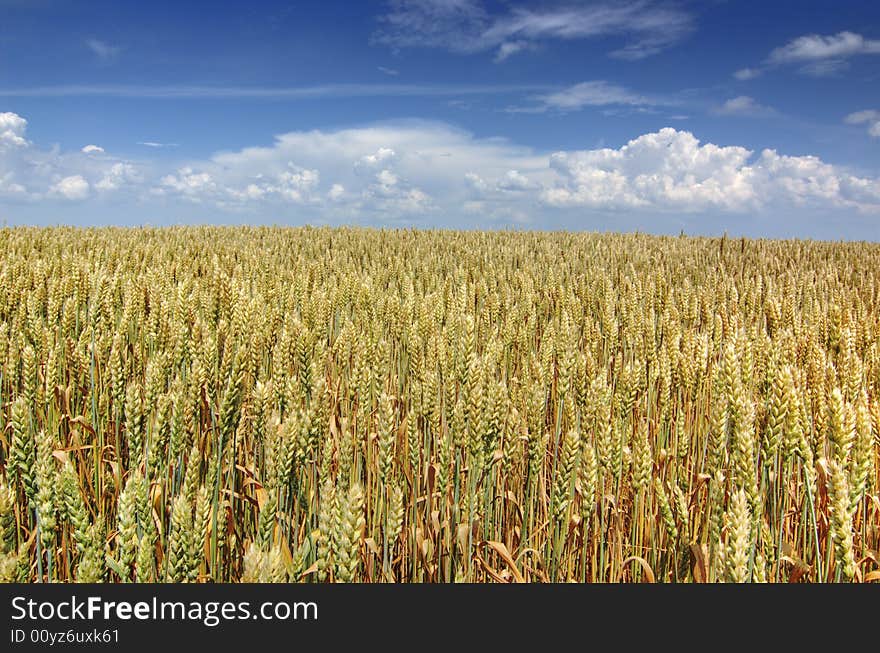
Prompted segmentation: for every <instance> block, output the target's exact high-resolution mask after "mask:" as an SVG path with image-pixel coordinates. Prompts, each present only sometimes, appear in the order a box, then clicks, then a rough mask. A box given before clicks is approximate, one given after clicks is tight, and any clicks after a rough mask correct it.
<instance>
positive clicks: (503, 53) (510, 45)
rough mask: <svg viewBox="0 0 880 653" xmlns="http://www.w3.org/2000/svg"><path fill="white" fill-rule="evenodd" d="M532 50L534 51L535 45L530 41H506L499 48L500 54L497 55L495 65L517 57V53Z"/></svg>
mask: <svg viewBox="0 0 880 653" xmlns="http://www.w3.org/2000/svg"><path fill="white" fill-rule="evenodd" d="M532 49H534V45H533V44H531V43H529V42H528V41H505V42H504V43H502V44H501V45H500V46H499V47H498V52H497V53H496V54H495V59H494V61H495V63H501V62H502V61H504V60H505V59H508V58H509V57H512V56H513V55H515V54H516V53H517V52H522V51H523V50H532Z"/></svg>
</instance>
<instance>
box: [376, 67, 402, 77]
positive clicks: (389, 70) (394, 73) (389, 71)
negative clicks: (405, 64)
mask: <svg viewBox="0 0 880 653" xmlns="http://www.w3.org/2000/svg"><path fill="white" fill-rule="evenodd" d="M376 70H378V71H379V72H380V73H385V74H386V75H388V76H389V77H397V76H398V75H399V74H400V71H399V70H396V69H394V68H386V67H385V66H376Z"/></svg>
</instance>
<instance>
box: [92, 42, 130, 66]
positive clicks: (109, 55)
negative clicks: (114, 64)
mask: <svg viewBox="0 0 880 653" xmlns="http://www.w3.org/2000/svg"><path fill="white" fill-rule="evenodd" d="M86 47H87V48H88V49H89V50H91V51H92V52H93V53H94V54H95V55H96V56H97V57H98V58H100V59H103V60H105V61H107V60H110V59H113V58H115V57H116V55H118V54H119V53H120V51H121V50H122V49H121V48H119V47H117V46H115V45H110V44H109V43H107V42H106V41H101V40H99V39H86Z"/></svg>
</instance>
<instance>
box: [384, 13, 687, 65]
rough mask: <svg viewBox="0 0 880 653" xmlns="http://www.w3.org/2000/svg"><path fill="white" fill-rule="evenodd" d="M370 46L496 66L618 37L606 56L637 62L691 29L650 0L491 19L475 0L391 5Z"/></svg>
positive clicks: (683, 16)
mask: <svg viewBox="0 0 880 653" xmlns="http://www.w3.org/2000/svg"><path fill="white" fill-rule="evenodd" d="M389 4H390V11H389V12H388V13H387V14H385V15H384V16H382V17H380V21H381V23H382V27H381V28H380V29H379V30H377V31H376V32H375V33H374V34H373V42H375V43H381V44H385V45H388V46H391V47H394V48H409V47H429V48H443V49H446V50H449V51H452V52H458V53H463V54H471V53H476V52H486V51H488V50H496V55H495V61H496V62H500V61H504V60H506V59H507V58H509V57H510V56H512V55H513V54H516V53H518V52H521V51H523V50H527V49H531V48H533V47H534V46H535V45H536V44H537V43H540V42H543V41H550V40H573V39H589V38H598V37H606V36H617V37H623V38H625V39H627V40H626V42H625V43H624V45H623V46H622V47H620V48H618V49H616V50H614V51H612V52H610V53H609V54H610V55H611V56H613V57H617V58H620V59H629V60H638V59H643V58H645V57H649V56H651V55H654V54H657V53H658V52H660V51H661V50H663V49H665V48H667V47H669V46H671V45H673V44H674V43H676V42H678V41H679V40H681V39H682V38H683V37H684V36H686V35H687V34H688V33H689V32H690V31H691V30H692V29H693V19H692V17H691V15H690V14H688V13H686V12H685V11H683V10H682V9H680V8H678V7H676V6H673V5H666V4H662V3H658V2H654V1H652V0H634V1H629V2H616V3H610V2H605V3H600V4H591V5H586V6H571V5H570V4H565V5H564V4H557V5H552V4H551V5H550V6H545V7H541V8H537V9H533V8H530V7H513V8H511V9H510V10H508V11H507V12H506V13H502V14H501V15H493V14H492V13H491V12H490V11H489V10H488V9H487V8H486V7H485V5H484V3H483V2H481V1H480V0H393V1H392V2H390V3H389Z"/></svg>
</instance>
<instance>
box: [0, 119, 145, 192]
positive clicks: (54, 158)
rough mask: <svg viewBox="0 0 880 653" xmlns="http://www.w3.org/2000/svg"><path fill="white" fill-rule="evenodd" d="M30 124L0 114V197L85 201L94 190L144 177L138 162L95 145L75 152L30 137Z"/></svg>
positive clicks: (134, 182)
mask: <svg viewBox="0 0 880 653" xmlns="http://www.w3.org/2000/svg"><path fill="white" fill-rule="evenodd" d="M26 128H27V120H26V119H25V118H24V117H22V116H19V115H18V114H15V113H9V112H7V113H0V197H4V198H13V199H15V200H17V201H25V202H29V201H30V202H36V201H40V200H43V199H75V200H82V199H86V198H88V197H91V196H92V192H91V190H92V189H95V190H98V191H101V192H102V193H105V192H107V191H111V190H117V189H119V190H121V189H122V188H123V187H126V186H137V185H138V184H140V183H141V182H142V180H143V174H142V171H141V166H140V164H135V163H132V162H127V161H122V160H120V159H118V158H116V157H113V156H110V155H107V154H106V153H105V151H104V149H103V148H101V147H99V146H97V145H92V144H90V145H86V146H85V147H83V148H82V149H80V150H77V151H71V152H62V151H61V150H60V149H59V148H58V147H57V146H55V147H53V148H51V149H42V148H40V147H38V146H37V145H35V144H34V143H31V142H30V141H28V140H27V137H26V133H25V132H26ZM99 154H100V155H101V156H96V155H99Z"/></svg>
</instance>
